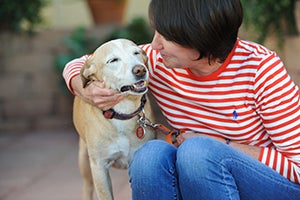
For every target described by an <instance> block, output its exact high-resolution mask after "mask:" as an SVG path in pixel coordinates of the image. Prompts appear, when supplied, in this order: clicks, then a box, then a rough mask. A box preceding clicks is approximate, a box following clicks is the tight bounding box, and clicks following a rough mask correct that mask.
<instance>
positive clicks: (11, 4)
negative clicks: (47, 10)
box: [0, 0, 46, 32]
mask: <svg viewBox="0 0 300 200" xmlns="http://www.w3.org/2000/svg"><path fill="white" fill-rule="evenodd" d="M45 5H46V1H45V0H27V1H26V3H21V2H19V1H11V0H2V1H1V6H0V32H3V31H10V32H21V31H26V32H33V30H34V28H35V27H36V25H38V24H40V23H41V22H42V15H41V9H42V8H43V7H44V6H45Z"/></svg>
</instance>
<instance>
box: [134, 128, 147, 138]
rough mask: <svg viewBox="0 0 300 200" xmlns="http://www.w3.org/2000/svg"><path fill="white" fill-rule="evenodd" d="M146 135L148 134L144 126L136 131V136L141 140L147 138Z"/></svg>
mask: <svg viewBox="0 0 300 200" xmlns="http://www.w3.org/2000/svg"><path fill="white" fill-rule="evenodd" d="M145 133H146V130H145V128H144V127H143V126H141V125H140V126H138V127H137V128H136V130H135V135H136V137H138V138H139V139H143V138H144V137H145Z"/></svg>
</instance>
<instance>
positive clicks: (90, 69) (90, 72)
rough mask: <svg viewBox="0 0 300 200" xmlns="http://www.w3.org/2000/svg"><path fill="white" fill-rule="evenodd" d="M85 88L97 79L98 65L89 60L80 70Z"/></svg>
mask: <svg viewBox="0 0 300 200" xmlns="http://www.w3.org/2000/svg"><path fill="white" fill-rule="evenodd" d="M80 75H81V80H82V85H83V88H85V87H86V86H88V85H89V84H90V83H91V82H93V81H96V80H97V79H96V66H95V64H93V63H91V62H90V60H87V61H86V62H85V63H84V65H83V67H82V68H81V71H80Z"/></svg>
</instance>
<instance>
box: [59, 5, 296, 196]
mask: <svg viewBox="0 0 300 200" xmlns="http://www.w3.org/2000/svg"><path fill="white" fill-rule="evenodd" d="M242 15H243V13H242V6H241V3H240V1H239V0H163V1H162V0H152V1H151V3H150V7H149V16H150V22H151V24H152V26H153V28H154V29H155V35H154V38H153V41H152V43H151V44H146V45H143V46H142V48H143V49H144V50H145V51H146V52H147V55H148V56H149V71H150V85H149V87H150V89H151V92H152V94H153V95H154V97H155V99H156V101H157V103H158V104H159V106H160V109H161V111H162V112H163V114H164V116H165V118H166V119H167V121H168V122H169V124H170V125H171V126H172V127H173V128H175V129H178V130H185V131H181V132H182V134H181V135H180V136H179V137H180V143H181V144H180V145H177V146H174V145H170V144H168V143H166V142H164V141H161V140H155V141H150V142H148V143H146V144H145V145H144V146H143V147H142V148H141V149H140V150H139V151H138V152H137V153H136V155H135V157H134V159H133V160H132V162H131V165H130V170H129V175H130V182H131V187H132V198H133V199H138V200H143V199H147V200H149V199H156V200H157V199H163V200H167V199H209V200H211V199H217V200H220V199H222V200H223V199H243V200H244V199H251V200H253V199H255V200H258V199H263V200H266V199H272V200H276V199H299V197H300V185H299V182H300V95H299V89H298V87H297V86H296V85H295V84H294V83H293V81H292V80H291V78H290V76H289V75H288V74H287V72H286V70H285V68H284V65H283V63H282V61H281V60H280V58H279V57H278V56H277V55H276V54H275V53H274V52H272V51H270V50H268V49H267V48H265V47H263V46H261V45H259V44H256V43H253V42H249V41H244V40H241V39H239V38H238V37H237V34H238V30H239V27H240V25H241V23H242ZM87 58H88V56H84V57H82V58H79V59H76V60H73V61H71V62H70V63H68V64H67V65H66V68H65V71H64V77H65V79H66V82H67V85H68V86H69V88H70V90H71V91H73V92H74V94H76V95H79V96H81V97H82V98H84V99H85V100H86V101H89V102H90V103H93V104H95V105H97V106H98V107H99V108H101V109H103V110H105V109H108V108H110V107H112V106H113V105H115V104H116V103H117V102H118V101H120V100H121V97H120V96H119V95H115V94H116V93H117V92H115V91H111V90H109V89H106V88H105V83H99V82H94V83H93V84H91V85H90V86H89V87H88V88H86V89H83V88H82V86H81V82H80V80H79V77H78V74H79V70H80V68H81V66H82V64H83V62H84V61H85V60H86V59H87ZM183 140H184V141H183ZM174 142H175V141H174Z"/></svg>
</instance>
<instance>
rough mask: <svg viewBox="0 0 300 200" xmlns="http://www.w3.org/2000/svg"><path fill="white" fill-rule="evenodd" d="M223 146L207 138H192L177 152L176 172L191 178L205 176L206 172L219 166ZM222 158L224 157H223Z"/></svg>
mask: <svg viewBox="0 0 300 200" xmlns="http://www.w3.org/2000/svg"><path fill="white" fill-rule="evenodd" d="M222 146H223V144H222V143H220V142H218V141H216V140H213V139H211V138H207V137H194V138H190V139H188V140H186V141H185V142H183V143H182V144H181V145H180V147H179V148H178V151H177V162H176V166H177V170H178V173H179V174H182V173H183V174H185V175H184V176H189V175H188V174H190V175H191V176H192V177H193V174H197V175H198V176H201V174H202V175H203V176H207V173H208V171H209V170H210V169H211V168H212V166H215V165H216V164H219V161H220V158H222V157H223V156H221V155H220V154H222V151H223V150H220V148H222ZM223 158H224V157H223Z"/></svg>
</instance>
